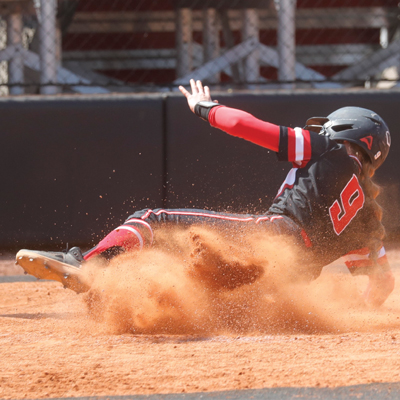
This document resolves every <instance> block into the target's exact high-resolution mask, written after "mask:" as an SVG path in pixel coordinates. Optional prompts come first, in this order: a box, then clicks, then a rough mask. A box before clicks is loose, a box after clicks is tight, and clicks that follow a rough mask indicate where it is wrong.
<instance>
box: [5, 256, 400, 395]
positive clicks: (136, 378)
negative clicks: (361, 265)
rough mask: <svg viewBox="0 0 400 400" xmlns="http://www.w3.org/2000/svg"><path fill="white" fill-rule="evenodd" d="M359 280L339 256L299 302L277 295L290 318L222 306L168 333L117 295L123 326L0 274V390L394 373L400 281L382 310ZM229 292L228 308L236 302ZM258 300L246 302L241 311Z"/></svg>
mask: <svg viewBox="0 0 400 400" xmlns="http://www.w3.org/2000/svg"><path fill="white" fill-rule="evenodd" d="M389 259H390V260H391V263H392V265H393V267H394V271H395V275H396V278H397V282H400V253H399V252H394V251H392V252H390V253H389ZM1 265H2V269H1V271H2V272H1V273H2V274H3V275H7V274H8V275H15V274H19V273H21V272H22V271H21V270H20V268H19V267H17V266H13V264H12V262H10V261H9V259H8V258H7V257H5V258H4V259H3V260H2V261H1ZM10 272H12V273H10ZM332 282H333V283H334V284H333V286H334V290H332V289H331V286H329V285H331V284H332ZM364 286H365V279H364V278H353V277H351V276H350V275H348V274H346V273H345V272H341V266H340V265H335V266H332V267H331V268H328V269H327V270H326V271H325V272H324V273H323V275H322V276H321V277H320V278H319V279H317V281H315V282H314V283H313V284H312V285H311V286H310V287H309V289H305V290H306V291H309V292H310V293H311V295H309V297H307V301H306V302H303V301H302V302H301V305H297V306H295V307H293V308H288V304H287V303H290V304H292V303H293V299H294V300H296V296H297V295H296V296H294V297H289V298H288V297H286V303H285V306H282V304H283V303H284V302H282V301H280V302H279V301H278V303H274V304H279V307H283V313H284V314H285V318H284V319H285V321H286V323H287V324H286V325H285V324H282V323H281V324H277V325H274V324H271V325H270V326H271V328H270V329H269V328H268V324H267V325H266V324H265V323H263V322H259V323H258V322H257V321H259V318H260V316H257V317H254V318H253V319H251V321H250V323H249V321H248V320H240V319H239V320H235V321H234V322H232V323H220V324H219V325H218V324H217V325H216V322H215V321H216V320H218V318H221V317H218V318H217V317H215V315H213V316H210V315H208V316H206V320H207V318H209V321H210V325H212V326H213V328H212V329H207V328H205V327H204V326H203V327H202V328H201V329H198V330H197V331H196V329H192V328H193V324H192V325H190V326H191V328H190V329H189V328H188V325H187V324H186V325H185V324H183V325H182V324H181V325H180V326H181V327H182V332H184V333H179V330H178V331H177V333H176V334H171V330H170V329H169V328H168V327H169V325H168V324H167V325H165V324H164V325H163V324H161V325H160V324H158V325H157V323H158V322H157V321H158V320H157V321H156V322H155V323H154V326H157V327H156V328H154V330H153V331H152V330H151V329H150V330H149V328H148V325H140V324H139V325H140V326H141V327H142V331H140V329H136V328H133V327H137V326H138V325H137V323H136V322H135V324H136V325H135V324H134V323H133V322H132V324H131V325H129V324H128V323H127V322H126V321H131V319H132V318H134V317H133V316H130V317H127V315H126V309H125V308H124V307H123V306H122V307H121V304H120V303H121V301H122V298H113V300H112V301H111V303H112V304H114V303H115V302H118V304H119V305H118V306H115V307H114V308H113V307H111V306H108V309H107V310H108V314H110V313H111V314H112V313H114V320H119V319H120V318H119V317H121V318H122V319H124V320H125V325H124V327H125V328H122V327H121V325H120V324H116V323H115V322H112V321H113V319H112V318H110V316H108V317H106V316H104V315H103V317H102V318H96V316H94V315H93V298H92V300H90V298H91V297H90V296H89V295H87V294H83V295H76V294H75V293H74V292H72V291H70V290H64V289H63V288H62V286H61V284H59V283H57V282H42V281H40V282H15V283H3V284H0V398H3V399H11V398H43V397H78V396H104V395H129V394H130V395H132V394H151V393H180V392H200V391H220V390H234V389H246V388H252V389H254V388H267V387H293V386H314V387H315V386H317V387H320V386H329V387H336V386H343V385H357V384H365V383H371V382H400V302H399V300H400V288H399V284H397V285H396V288H395V291H394V293H393V294H392V296H391V297H390V298H389V300H388V301H387V302H386V303H385V305H384V306H383V307H381V308H380V309H378V310H371V309H368V308H366V307H365V306H363V305H362V304H361V302H360V299H359V298H358V292H361V290H362V289H363V288H364ZM241 296H244V295H243V293H242V294H241ZM92 297H93V296H92ZM355 298H356V299H355ZM288 299H290V300H288ZM318 299H321V301H318ZM113 302H114V303H113ZM100 303H101V302H100ZM88 304H89V305H90V307H88ZM101 304H103V303H101ZM159 304H161V303H160V302H159ZM169 304H171V303H169ZM229 304H230V308H229V307H228V308H225V309H224V311H225V312H226V311H228V312H237V310H236V309H235V307H233V306H232V304H231V303H229ZM268 304H270V305H271V304H272V303H271V302H269V303H268ZM114 305H115V304H114ZM261 306H262V307H265V304H261ZM276 306H277V305H276ZM277 307H278V306H277ZM235 310H236V311H235ZM242 311H243V310H241V311H240V312H242ZM165 312H167V311H165ZM254 312H255V311H254V310H253V308H252V307H251V306H248V313H254ZM129 315H130V314H129ZM270 315H275V314H273V313H272V314H270ZM203 317H204V316H203ZM203 317H202V318H203ZM158 318H159V316H158ZM168 318H169V319H168V320H169V321H170V320H171V318H172V319H173V318H174V317H173V316H172V317H171V315H169V314H168ZM152 321H153V322H154V319H153V320H152ZM196 321H197V320H196ZM202 321H204V318H203V319H202ZM243 321H244V322H243ZM287 321H289V323H288V322H287ZM197 322H198V321H197ZM241 323H243V324H245V325H246V328H243V329H241V328H240V324H241ZM113 324H114V325H113ZM251 324H253V325H251ZM143 326H145V328H143ZM163 326H164V328H163ZM251 326H253V329H252V328H251ZM165 327H166V328H165ZM135 329H136V330H135ZM143 329H144V330H143ZM146 329H147V330H146ZM163 329H164V332H165V333H162V332H163ZM187 330H189V331H190V330H192V331H193V332H192V333H185V332H186V331H187ZM139 331H140V332H142V333H140V334H138V333H137V332H139ZM143 332H145V333H143ZM146 332H150V333H146ZM160 332H161V333H160Z"/></svg>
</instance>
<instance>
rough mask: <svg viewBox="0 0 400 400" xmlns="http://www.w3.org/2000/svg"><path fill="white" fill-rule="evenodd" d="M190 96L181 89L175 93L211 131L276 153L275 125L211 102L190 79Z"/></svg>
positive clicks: (202, 90) (277, 135) (277, 134)
mask: <svg viewBox="0 0 400 400" xmlns="http://www.w3.org/2000/svg"><path fill="white" fill-rule="evenodd" d="M190 86H191V90H192V93H190V92H188V91H187V90H186V89H185V88H184V87H183V86H179V90H180V91H181V92H182V94H183V95H184V96H185V97H186V99H187V101H188V105H189V108H190V109H191V110H192V111H193V112H194V113H195V114H196V115H198V116H199V117H200V118H202V119H204V120H206V121H209V123H210V125H211V126H213V127H214V128H218V129H221V130H223V131H224V132H226V133H229V134H230V135H232V136H237V137H240V138H242V139H246V140H249V141H250V142H253V143H255V144H258V145H259V146H262V147H266V148H268V149H270V150H272V151H275V152H278V151H279V135H280V128H279V126H278V125H274V124H271V123H269V122H265V121H262V120H260V119H257V118H256V117H254V116H253V115H251V114H249V113H247V112H245V111H241V110H237V109H235V108H230V107H226V106H222V105H220V104H219V103H218V102H217V101H212V100H211V94H210V89H209V88H208V86H204V87H203V84H202V83H201V81H197V82H195V81H194V80H193V79H191V80H190Z"/></svg>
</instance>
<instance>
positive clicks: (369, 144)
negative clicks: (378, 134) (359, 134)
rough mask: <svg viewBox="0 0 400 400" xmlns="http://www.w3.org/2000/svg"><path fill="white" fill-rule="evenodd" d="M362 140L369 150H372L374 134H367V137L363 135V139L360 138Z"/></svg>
mask: <svg viewBox="0 0 400 400" xmlns="http://www.w3.org/2000/svg"><path fill="white" fill-rule="evenodd" d="M360 140H361V141H362V142H364V143H365V144H366V145H367V147H368V150H371V147H372V140H373V139H372V136H366V137H363V138H362V139H360Z"/></svg>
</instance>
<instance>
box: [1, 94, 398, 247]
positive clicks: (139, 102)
mask: <svg viewBox="0 0 400 400" xmlns="http://www.w3.org/2000/svg"><path fill="white" fill-rule="evenodd" d="M216 98H217V99H218V100H219V101H220V103H222V104H226V105H229V106H232V107H237V108H241V109H244V110H246V111H249V112H251V113H252V114H254V115H255V116H257V117H259V118H262V119H265V120H268V121H270V122H273V123H276V124H281V125H288V126H292V127H295V126H303V125H304V122H305V120H306V118H307V117H309V116H315V115H318V116H320V115H321V116H324V115H327V114H329V113H330V112H332V111H333V110H335V109H336V108H339V107H342V106H345V105H356V106H361V107H366V108H371V109H373V110H375V111H376V112H377V113H379V114H381V116H382V117H383V118H384V119H385V120H386V121H387V123H388V125H389V127H390V128H391V133H392V137H393V140H392V143H393V144H392V149H391V153H390V155H389V158H388V160H387V162H386V163H385V164H384V166H383V167H382V168H381V169H380V170H379V171H378V173H377V181H378V182H379V183H381V185H382V186H383V187H384V192H383V194H382V195H381V202H382V203H383V205H384V207H385V209H386V217H385V223H386V226H387V229H388V232H389V234H390V236H391V237H393V236H395V235H397V234H399V233H400V207H399V204H398V203H399V199H400V193H399V186H400V185H399V184H400V173H399V167H398V162H399V161H400V143H399V140H398V136H399V135H398V133H397V125H398V121H399V119H400V111H399V110H400V107H399V104H400V91H399V92H397V91H390V92H389V91H357V92H342V93H340V92H334V93H327V94H323V93H296V94H282V93H280V94H279V93H278V94H277V93H274V94H236V95H229V94H221V95H218V96H216ZM0 116H1V126H0V135H1V138H2V145H1V157H0V171H1V181H2V191H1V194H0V204H1V211H0V213H1V215H0V217H1V218H0V248H7V247H12V248H19V247H28V246H39V247H42V248H46V247H51V248H61V247H62V246H64V245H65V244H66V243H67V242H68V243H69V244H70V245H74V244H81V245H82V244H83V245H90V244H92V243H95V242H96V241H97V240H98V239H99V238H100V237H101V236H103V235H104V234H106V233H107V232H108V231H109V230H111V229H112V228H113V227H115V226H116V225H118V224H119V223H120V222H121V221H122V220H124V219H125V218H126V217H127V216H128V215H129V214H131V213H133V211H134V210H136V209H142V208H145V207H151V208H154V207H169V208H175V207H196V208H211V209H216V210H228V211H235V212H238V211H245V212H248V211H249V212H262V211H263V210H266V209H267V208H268V206H269V204H270V203H271V201H272V199H273V197H274V196H275V194H276V191H277V189H278V187H279V186H280V184H281V182H282V181H283V179H284V177H285V175H286V173H287V171H288V170H289V169H290V165H289V164H284V163H278V162H277V161H276V157H275V155H274V154H273V153H271V152H269V151H267V150H266V149H263V148H260V147H257V146H255V145H253V144H251V143H248V142H245V141H243V140H241V139H237V138H233V137H230V136H229V135H226V134H224V133H223V132H220V131H218V130H216V129H213V128H211V127H210V126H209V125H208V124H207V123H206V122H204V121H202V120H200V119H199V118H197V117H196V116H194V115H193V114H192V113H191V112H190V111H189V109H188V108H187V106H186V100H185V99H184V98H183V97H181V96H179V95H171V96H156V95H155V96H134V95H132V96H120V95H116V96H109V97H97V96H95V97H78V96H77V97H70V96H68V97H57V98H52V99H48V98H47V99H46V98H44V99H43V98H34V97H32V98H16V99H3V100H0Z"/></svg>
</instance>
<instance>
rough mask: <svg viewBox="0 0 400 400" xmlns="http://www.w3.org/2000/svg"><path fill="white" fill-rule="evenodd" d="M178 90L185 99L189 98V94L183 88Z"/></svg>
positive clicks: (180, 87)
mask: <svg viewBox="0 0 400 400" xmlns="http://www.w3.org/2000/svg"><path fill="white" fill-rule="evenodd" d="M179 90H180V91H181V93H182V94H183V95H184V96H185V97H186V98H188V97H189V96H190V93H189V92H188V91H187V90H186V89H185V88H184V87H183V86H179Z"/></svg>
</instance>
